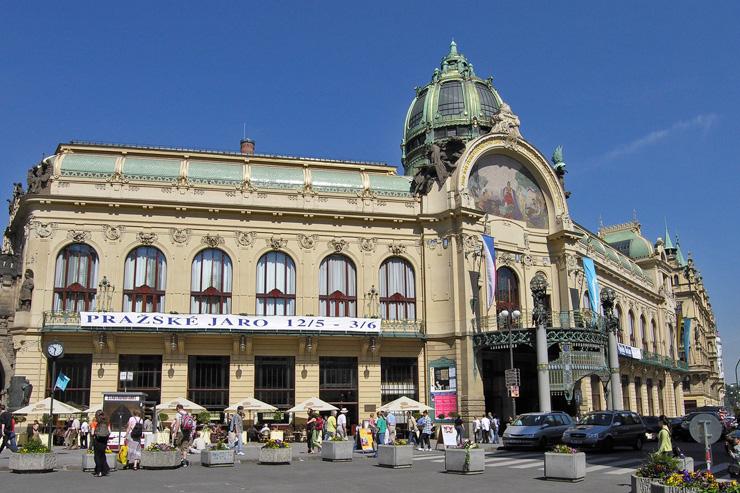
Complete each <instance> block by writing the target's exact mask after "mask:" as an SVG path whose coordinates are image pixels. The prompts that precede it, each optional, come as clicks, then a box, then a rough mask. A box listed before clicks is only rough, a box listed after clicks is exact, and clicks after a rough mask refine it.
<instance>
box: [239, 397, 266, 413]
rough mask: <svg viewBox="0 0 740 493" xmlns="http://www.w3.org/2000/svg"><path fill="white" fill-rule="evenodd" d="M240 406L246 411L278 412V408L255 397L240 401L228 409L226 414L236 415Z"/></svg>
mask: <svg viewBox="0 0 740 493" xmlns="http://www.w3.org/2000/svg"><path fill="white" fill-rule="evenodd" d="M239 406H242V407H243V408H244V410H245V411H257V412H269V411H277V408H276V407H275V406H271V405H270V404H268V403H266V402H262V401H260V400H258V399H255V398H254V397H248V398H246V399H244V400H243V401H239V402H237V403H235V404H232V405H231V406H229V407H227V408H226V412H227V413H235V412H236V408H237V407H239Z"/></svg>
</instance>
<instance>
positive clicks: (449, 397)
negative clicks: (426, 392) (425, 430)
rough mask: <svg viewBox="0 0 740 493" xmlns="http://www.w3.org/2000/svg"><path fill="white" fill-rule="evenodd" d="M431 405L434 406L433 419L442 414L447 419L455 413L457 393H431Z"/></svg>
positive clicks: (451, 391)
mask: <svg viewBox="0 0 740 493" xmlns="http://www.w3.org/2000/svg"><path fill="white" fill-rule="evenodd" d="M432 404H433V406H434V417H435V418H436V417H439V415H440V414H444V415H445V417H449V416H450V414H452V413H457V392H456V391H454V390H447V391H437V392H432Z"/></svg>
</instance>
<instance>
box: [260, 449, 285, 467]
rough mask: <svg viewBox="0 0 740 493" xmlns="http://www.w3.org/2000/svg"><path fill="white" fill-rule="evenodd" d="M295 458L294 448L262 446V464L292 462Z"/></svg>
mask: <svg viewBox="0 0 740 493" xmlns="http://www.w3.org/2000/svg"><path fill="white" fill-rule="evenodd" d="M292 460H293V449H292V448H290V447H286V448H261V449H260V458H259V463H260V464H290V462H291V461H292Z"/></svg>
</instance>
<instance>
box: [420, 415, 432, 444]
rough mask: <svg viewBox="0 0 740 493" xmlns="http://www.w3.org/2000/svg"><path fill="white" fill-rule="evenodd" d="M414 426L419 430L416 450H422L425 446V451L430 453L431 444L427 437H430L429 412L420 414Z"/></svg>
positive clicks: (430, 420)
mask: <svg viewBox="0 0 740 493" xmlns="http://www.w3.org/2000/svg"><path fill="white" fill-rule="evenodd" d="M416 425H417V426H418V427H419V428H420V429H421V442H420V443H419V447H418V449H417V450H424V445H426V450H428V451H431V450H432V443H431V442H430V440H429V437H431V436H432V418H430V417H429V411H424V412H423V413H422V415H421V418H419V420H418V421H417V422H416Z"/></svg>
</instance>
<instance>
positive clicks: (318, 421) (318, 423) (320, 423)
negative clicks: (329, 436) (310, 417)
mask: <svg viewBox="0 0 740 493" xmlns="http://www.w3.org/2000/svg"><path fill="white" fill-rule="evenodd" d="M316 429H317V430H318V431H321V430H323V429H324V419H323V418H321V417H318V418H316Z"/></svg>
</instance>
